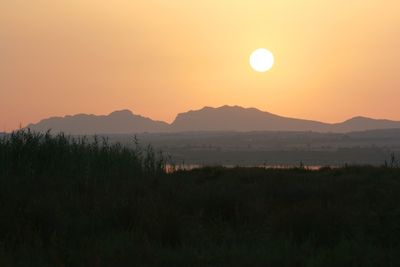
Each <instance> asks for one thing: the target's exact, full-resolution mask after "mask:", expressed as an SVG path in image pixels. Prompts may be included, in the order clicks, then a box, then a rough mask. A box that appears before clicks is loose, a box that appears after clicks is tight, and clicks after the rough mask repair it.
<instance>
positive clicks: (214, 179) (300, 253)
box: [0, 131, 400, 267]
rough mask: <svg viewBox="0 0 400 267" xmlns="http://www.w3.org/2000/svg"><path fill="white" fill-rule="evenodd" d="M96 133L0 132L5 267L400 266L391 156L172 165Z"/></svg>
mask: <svg viewBox="0 0 400 267" xmlns="http://www.w3.org/2000/svg"><path fill="white" fill-rule="evenodd" d="M91 140H92V141H88V139H85V138H80V139H73V138H71V137H67V136H63V135H58V136H51V135H50V134H34V133H31V132H27V131H19V132H16V133H13V134H12V135H9V136H4V137H3V138H2V139H1V141H0V214H1V219H0V266H288V267H289V266H290V267H293V266H324V267H326V266H400V256H399V255H400V169H399V168H397V167H396V166H395V165H390V164H389V165H387V166H385V167H368V166H347V167H343V168H339V169H330V168H323V169H321V170H318V171H311V170H306V169H302V168H297V169H288V170H276V169H268V170H265V169H261V168H233V169H226V168H223V167H212V168H211V167H210V168H202V169H196V170H191V171H177V172H174V173H166V172H165V165H166V160H165V158H164V157H163V156H162V154H158V153H156V152H154V151H153V150H152V148H151V147H146V148H141V147H140V146H139V145H137V146H136V148H134V149H128V148H124V147H123V146H121V145H118V144H109V143H108V142H107V140H98V139H91ZM133 142H135V140H133Z"/></svg>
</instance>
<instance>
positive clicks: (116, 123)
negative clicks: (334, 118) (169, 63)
mask: <svg viewBox="0 0 400 267" xmlns="http://www.w3.org/2000/svg"><path fill="white" fill-rule="evenodd" d="M28 127H29V128H31V129H32V130H36V131H47V130H48V129H52V131H53V132H60V131H62V132H66V133H71V134H94V133H97V134H123V133H143V132H149V133H151V132H193V131H236V132H249V131H313V132H337V133H345V132H354V131H366V130H379V129H395V128H400V121H390V120H376V119H370V118H365V117H354V118H352V119H349V120H346V121H344V122H341V123H334V124H330V123H324V122H319V121H312V120H304V119H295V118H288V117H283V116H279V115H275V114H272V113H269V112H265V111H261V110H258V109H256V108H243V107H239V106H222V107H218V108H212V107H204V108H202V109H200V110H194V111H188V112H185V113H180V114H178V115H177V117H176V119H175V120H174V121H173V122H172V123H171V124H168V123H166V122H162V121H154V120H151V119H149V118H145V117H142V116H140V115H135V114H133V113H132V112H131V111H129V110H121V111H116V112H113V113H111V114H109V115H107V116H96V115H86V114H78V115H74V116H66V117H53V118H49V119H45V120H42V121H40V122H39V123H37V124H30V125H28Z"/></svg>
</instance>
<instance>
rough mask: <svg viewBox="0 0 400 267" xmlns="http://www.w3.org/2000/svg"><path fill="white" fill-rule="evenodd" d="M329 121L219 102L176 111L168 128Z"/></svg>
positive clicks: (318, 125)
mask: <svg viewBox="0 0 400 267" xmlns="http://www.w3.org/2000/svg"><path fill="white" fill-rule="evenodd" d="M329 126H330V125H329V124H326V123H322V122H318V121H311V120H300V119H292V118H286V117H281V116H278V115H275V114H272V113H269V112H264V111H260V110H258V109H256V108H242V107H239V106H233V107H232V106H223V107H219V108H211V107H205V108H203V109H200V110H196V111H189V112H185V113H180V114H178V116H177V117H176V119H175V121H174V122H173V123H172V124H171V126H170V130H171V131H178V132H181V131H239V132H247V131H305V130H306V131H317V132H320V131H323V132H325V131H328V130H329Z"/></svg>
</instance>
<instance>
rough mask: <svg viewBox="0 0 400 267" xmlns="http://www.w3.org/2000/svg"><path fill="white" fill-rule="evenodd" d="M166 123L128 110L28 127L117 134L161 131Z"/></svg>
mask: <svg viewBox="0 0 400 267" xmlns="http://www.w3.org/2000/svg"><path fill="white" fill-rule="evenodd" d="M166 127H168V124H167V123H165V122H161V121H153V120H151V119H149V118H145V117H142V116H140V115H135V114H133V113H132V112H131V111H129V110H121V111H115V112H112V113H110V114H109V115H107V116H96V115H86V114H78V115H74V116H65V117H53V118H49V119H44V120H42V121H40V122H39V123H37V124H30V125H28V128H30V129H32V130H35V131H42V132H44V131H47V130H48V129H51V130H52V132H65V133H70V134H96V133H97V134H100V133H107V134H117V133H139V132H162V131H164V130H165V129H166Z"/></svg>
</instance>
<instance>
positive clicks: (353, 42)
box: [0, 0, 400, 131]
mask: <svg viewBox="0 0 400 267" xmlns="http://www.w3.org/2000/svg"><path fill="white" fill-rule="evenodd" d="M399 14H400V1H398V0H358V1H355V0H329V1H328V0H240V1H234V0H218V1H216V0H199V1H194V0H193V1H188V0H146V1H136V0H113V1H109V0H57V1H56V0H35V1H33V0H0V131H2V130H3V129H7V130H10V129H13V128H16V127H18V125H19V124H20V123H22V125H25V124H26V123H28V122H36V121H38V120H40V119H42V118H44V117H49V116H54V115H62V116H63V115H66V114H76V113H93V114H108V113H110V112H111V111H114V110H118V109H125V108H127V109H131V110H132V111H133V112H134V113H138V114H142V115H145V116H149V117H151V118H153V119H160V120H166V121H172V120H173V119H174V117H175V115H176V114H177V113H178V112H182V111H187V110H189V109H198V108H201V107H203V106H221V105H225V104H229V105H241V106H245V107H257V108H259V109H262V110H265V111H269V112H272V113H277V114H280V115H285V116H291V117H300V118H308V119H315V120H322V121H327V122H337V121H341V120H344V119H347V118H349V117H352V116H355V115H365V116H370V117H375V118H389V119H397V120H400V105H399V101H400V15H399ZM259 47H265V48H268V49H269V50H271V51H272V52H273V53H274V55H275V60H276V64H275V66H274V68H273V69H272V70H271V71H270V72H267V73H257V72H254V71H253V70H252V69H251V68H250V66H249V64H248V58H249V55H250V53H251V52H252V51H253V50H254V49H256V48H259Z"/></svg>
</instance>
